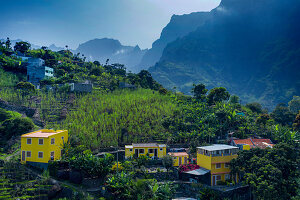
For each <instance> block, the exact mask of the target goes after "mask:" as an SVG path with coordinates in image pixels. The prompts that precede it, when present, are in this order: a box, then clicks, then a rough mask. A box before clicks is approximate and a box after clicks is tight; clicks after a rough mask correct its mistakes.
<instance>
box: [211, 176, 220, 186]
mask: <svg viewBox="0 0 300 200" xmlns="http://www.w3.org/2000/svg"><path fill="white" fill-rule="evenodd" d="M220 180H221V176H220V175H215V176H213V185H217V183H218V181H220Z"/></svg>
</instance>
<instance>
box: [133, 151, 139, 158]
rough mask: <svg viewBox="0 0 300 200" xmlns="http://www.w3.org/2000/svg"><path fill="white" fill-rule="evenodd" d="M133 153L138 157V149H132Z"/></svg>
mask: <svg viewBox="0 0 300 200" xmlns="http://www.w3.org/2000/svg"><path fill="white" fill-rule="evenodd" d="M134 154H135V156H136V157H137V158H138V157H139V150H138V149H135V150H134Z"/></svg>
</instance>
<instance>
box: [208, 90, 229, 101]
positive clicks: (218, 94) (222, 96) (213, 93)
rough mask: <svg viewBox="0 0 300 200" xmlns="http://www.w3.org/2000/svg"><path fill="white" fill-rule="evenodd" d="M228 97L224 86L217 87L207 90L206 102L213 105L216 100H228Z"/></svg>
mask: <svg viewBox="0 0 300 200" xmlns="http://www.w3.org/2000/svg"><path fill="white" fill-rule="evenodd" d="M229 97H230V94H229V92H228V91H227V90H226V88H224V87H217V88H214V89H212V90H210V91H209V94H208V95H207V102H208V104H209V105H214V104H216V103H217V102H222V101H225V100H228V99H229Z"/></svg>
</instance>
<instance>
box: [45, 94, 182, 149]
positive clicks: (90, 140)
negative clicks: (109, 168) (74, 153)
mask: <svg viewBox="0 0 300 200" xmlns="http://www.w3.org/2000/svg"><path fill="white" fill-rule="evenodd" d="M74 106H75V108H76V109H74V111H72V112H70V113H68V115H67V118H66V120H64V121H63V122H62V123H61V124H60V125H57V126H54V127H53V126H51V127H52V128H56V129H58V128H60V129H68V130H69V132H70V134H71V137H72V140H73V141H74V142H75V143H80V144H84V145H86V146H88V147H90V148H91V149H96V148H99V147H109V146H112V145H114V146H115V145H117V144H118V142H117V138H118V137H119V142H120V143H131V142H149V141H153V140H156V141H157V140H162V141H163V140H164V139H167V137H166V134H165V133H166V130H165V129H164V128H163V126H162V119H163V118H165V117H169V116H171V115H173V113H174V111H175V110H176V109H177V105H176V103H174V102H173V101H172V100H171V97H170V96H164V95H161V94H159V93H158V92H154V91H151V90H145V89H139V90H136V91H128V90H123V91H115V92H113V93H103V92H93V93H92V94H88V95H85V96H82V97H81V98H78V99H77V100H76V101H75V104H74ZM49 128H50V127H49ZM119 145H120V144H119Z"/></svg>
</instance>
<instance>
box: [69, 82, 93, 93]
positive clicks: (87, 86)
mask: <svg viewBox="0 0 300 200" xmlns="http://www.w3.org/2000/svg"><path fill="white" fill-rule="evenodd" d="M70 87H71V89H70V90H71V92H92V91H93V84H91V83H70Z"/></svg>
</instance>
